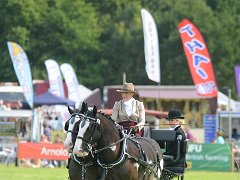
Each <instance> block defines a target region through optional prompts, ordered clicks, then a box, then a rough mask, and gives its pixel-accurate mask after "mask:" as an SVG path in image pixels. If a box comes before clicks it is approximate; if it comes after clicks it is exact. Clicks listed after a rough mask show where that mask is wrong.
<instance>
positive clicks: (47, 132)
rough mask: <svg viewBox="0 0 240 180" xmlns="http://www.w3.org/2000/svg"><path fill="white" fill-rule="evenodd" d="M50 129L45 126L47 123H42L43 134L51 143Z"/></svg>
mask: <svg viewBox="0 0 240 180" xmlns="http://www.w3.org/2000/svg"><path fill="white" fill-rule="evenodd" d="M51 132H52V130H51V127H50V126H48V125H47V123H43V134H44V135H46V136H47V139H48V141H49V142H51V139H52V137H51Z"/></svg>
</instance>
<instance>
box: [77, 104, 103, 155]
mask: <svg viewBox="0 0 240 180" xmlns="http://www.w3.org/2000/svg"><path fill="white" fill-rule="evenodd" d="M100 136H101V126H100V120H99V119H97V107H96V106H94V108H93V110H91V111H88V112H87V113H86V116H85V117H83V118H82V120H81V122H80V123H79V131H78V136H77V139H76V142H75V145H74V148H73V153H74V154H76V155H77V156H79V157H85V156H88V154H89V153H90V152H91V151H92V148H93V146H94V144H95V143H96V142H97V140H98V139H99V138H100Z"/></svg>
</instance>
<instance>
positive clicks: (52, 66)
mask: <svg viewBox="0 0 240 180" xmlns="http://www.w3.org/2000/svg"><path fill="white" fill-rule="evenodd" d="M45 66H46V68H47V72H48V80H49V85H50V92H51V93H52V94H54V95H56V96H60V97H64V96H65V95H64V88H63V82H62V76H61V72H60V69H59V65H58V63H57V62H56V61H54V60H52V59H48V60H46V61H45Z"/></svg>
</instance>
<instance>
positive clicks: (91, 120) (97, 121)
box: [69, 113, 100, 156]
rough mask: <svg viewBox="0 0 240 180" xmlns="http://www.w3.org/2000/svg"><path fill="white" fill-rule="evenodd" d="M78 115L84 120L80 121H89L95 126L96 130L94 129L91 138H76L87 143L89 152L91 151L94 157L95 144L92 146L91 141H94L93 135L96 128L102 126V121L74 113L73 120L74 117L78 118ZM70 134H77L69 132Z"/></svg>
mask: <svg viewBox="0 0 240 180" xmlns="http://www.w3.org/2000/svg"><path fill="white" fill-rule="evenodd" d="M77 115H78V116H80V117H81V118H82V119H81V120H80V121H82V122H83V121H86V120H89V121H90V122H91V123H92V124H94V128H93V130H92V132H91V133H90V136H89V138H83V137H81V136H77V137H76V138H77V139H81V140H82V141H83V142H85V143H86V144H87V148H88V151H89V152H90V153H91V154H92V156H93V151H92V149H93V144H91V141H92V139H93V133H94V131H95V128H96V126H97V125H99V124H100V120H99V119H96V118H92V117H89V116H86V115H84V114H81V113H73V114H72V116H71V118H72V117H73V116H77ZM84 124H85V122H84ZM79 126H80V124H79ZM69 132H71V133H76V132H72V131H69ZM76 134H78V133H76Z"/></svg>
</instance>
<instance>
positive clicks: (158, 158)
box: [65, 107, 187, 180]
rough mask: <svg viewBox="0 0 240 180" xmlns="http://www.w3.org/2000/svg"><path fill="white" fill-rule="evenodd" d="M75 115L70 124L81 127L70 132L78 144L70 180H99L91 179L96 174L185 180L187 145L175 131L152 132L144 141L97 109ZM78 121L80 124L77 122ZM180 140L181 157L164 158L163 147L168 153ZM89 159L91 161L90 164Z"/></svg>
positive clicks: (113, 176)
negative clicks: (125, 130) (118, 125)
mask: <svg viewBox="0 0 240 180" xmlns="http://www.w3.org/2000/svg"><path fill="white" fill-rule="evenodd" d="M84 111H85V112H84ZM71 114H72V117H71V118H72V120H71V121H69V122H77V123H76V125H75V126H74V125H73V124H72V125H70V126H71V127H73V126H74V128H75V130H74V128H73V129H72V130H69V128H68V133H69V134H72V138H73V137H74V140H73V139H72V142H73V143H75V145H74V147H73V155H72V160H71V163H70V167H69V175H70V179H96V178H91V175H93V174H94V172H98V178H101V179H106V180H107V179H115V180H121V179H134V180H138V179H139V178H140V179H144V180H145V179H146V180H148V179H149V180H150V179H159V180H170V179H173V178H174V177H178V179H179V178H181V180H183V179H184V172H185V164H186V162H185V155H186V149H187V141H184V142H183V146H182V142H180V140H178V137H177V134H176V132H175V131H173V130H152V131H151V138H150V137H141V138H140V137H134V136H132V135H130V134H127V133H124V132H123V131H119V130H118V129H117V128H116V125H115V122H114V121H113V120H111V118H109V117H108V116H106V115H104V114H102V113H99V112H98V113H97V109H96V107H95V108H94V109H93V111H91V112H90V111H89V110H88V108H87V107H86V108H85V110H83V109H82V110H81V111H80V113H79V112H74V111H72V112H71ZM96 114H97V116H96ZM76 117H78V120H77V121H76V120H74V119H75V118H76ZM77 129H78V130H77ZM65 130H66V129H65ZM76 131H78V133H77V132H76ZM176 139H177V143H178V146H177V147H178V148H177V156H176V157H175V156H171V155H166V154H163V155H162V152H161V149H160V147H161V148H162V149H164V148H165V144H166V143H167V142H171V141H176ZM78 157H80V159H79V158H78ZM91 157H92V158H91ZM77 158H78V159H79V160H76V159H77ZM87 158H90V161H86V159H87ZM76 162H77V163H76ZM89 162H92V163H91V165H88V164H89ZM163 164H165V165H163ZM166 164H168V165H166ZM169 164H172V165H169ZM91 169H92V170H91ZM77 170H78V171H77ZM95 175H96V173H95ZM71 177H76V178H71ZM86 177H90V178H86Z"/></svg>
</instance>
